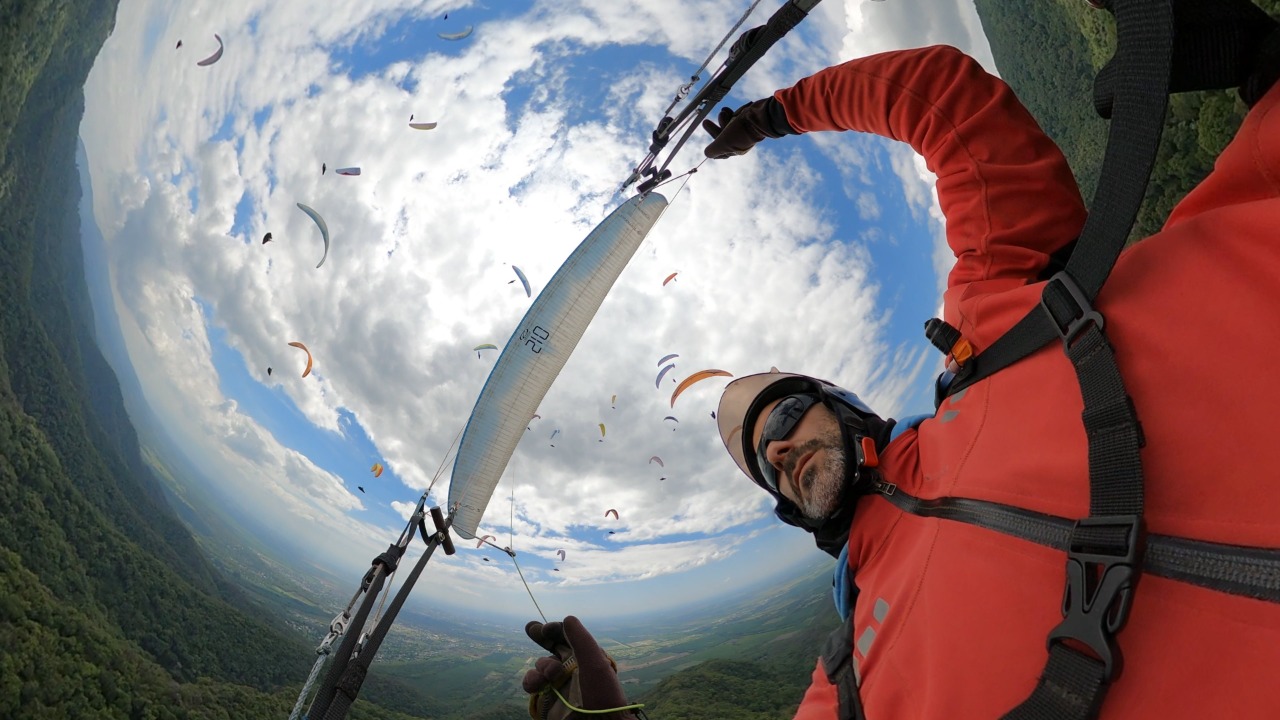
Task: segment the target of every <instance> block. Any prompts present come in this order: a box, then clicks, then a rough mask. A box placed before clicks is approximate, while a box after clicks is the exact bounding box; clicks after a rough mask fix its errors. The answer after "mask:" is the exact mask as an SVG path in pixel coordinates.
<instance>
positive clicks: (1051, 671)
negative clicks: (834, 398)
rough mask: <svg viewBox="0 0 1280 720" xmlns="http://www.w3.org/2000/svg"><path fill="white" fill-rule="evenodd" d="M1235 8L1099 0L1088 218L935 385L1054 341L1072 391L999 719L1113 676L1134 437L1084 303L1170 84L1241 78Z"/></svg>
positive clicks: (1139, 487) (1137, 470) (1125, 576)
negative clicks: (1070, 442)
mask: <svg viewBox="0 0 1280 720" xmlns="http://www.w3.org/2000/svg"><path fill="white" fill-rule="evenodd" d="M1211 1H1212V0H1210V2H1211ZM1175 2H1176V3H1177V15H1176V17H1175V11H1174V10H1175V8H1174V3H1175ZM1243 6H1248V7H1249V8H1250V9H1252V10H1253V11H1255V12H1259V11H1257V8H1256V7H1254V6H1253V5H1252V3H1249V2H1247V0H1241V1H1240V2H1236V0H1226V1H1225V2H1221V3H1217V2H1215V3H1213V6H1212V7H1211V6H1210V5H1208V4H1206V0H1110V2H1109V9H1110V10H1111V11H1112V13H1113V14H1114V15H1115V19H1116V46H1117V49H1116V54H1115V56H1114V57H1113V58H1112V59H1111V61H1110V62H1108V63H1107V65H1106V66H1105V67H1103V69H1102V71H1100V72H1099V73H1098V76H1097V78H1096V79H1095V83H1094V104H1095V106H1096V107H1097V109H1098V111H1099V113H1100V114H1101V115H1103V116H1104V117H1108V116H1109V117H1111V126H1110V128H1109V131H1108V136H1107V149H1106V154H1105V156H1104V159H1103V166H1102V176H1101V178H1100V179H1099V184H1098V190H1097V193H1096V195H1095V196H1094V201H1093V204H1092V206H1091V209H1090V215H1089V218H1088V220H1087V221H1086V222H1085V226H1084V229H1083V231H1082V233H1081V236H1080V239H1079V241H1078V242H1077V244H1076V247H1075V249H1074V250H1073V252H1072V254H1071V257H1070V259H1069V260H1068V261H1067V265H1066V267H1065V269H1063V270H1061V271H1059V272H1057V273H1056V274H1054V275H1053V277H1051V278H1050V279H1049V281H1048V282H1047V283H1046V284H1045V287H1044V290H1043V293H1042V295H1041V301H1040V305H1039V307H1037V308H1034V309H1032V310H1031V311H1030V312H1029V313H1028V314H1027V315H1026V316H1025V317H1024V318H1023V319H1022V320H1021V321H1019V322H1018V323H1017V325H1015V326H1014V327H1013V328H1012V329H1010V330H1009V332H1007V333H1006V334H1005V335H1004V336H1003V337H1001V338H1000V339H999V340H997V341H996V342H995V343H993V344H992V345H991V347H989V348H987V349H986V350H984V351H983V352H982V353H980V354H978V355H977V356H976V357H974V358H971V359H970V360H969V362H968V363H966V364H965V365H964V366H963V367H962V368H961V370H960V372H959V373H958V374H957V376H956V378H955V380H954V381H953V382H952V383H951V384H950V387H949V388H947V390H946V391H945V392H946V393H947V394H948V395H951V394H954V393H957V392H959V391H961V390H963V389H965V388H966V387H968V386H970V385H972V384H973V383H975V382H977V381H979V380H981V379H983V378H985V377H989V376H990V375H991V374H993V373H995V372H997V371H999V370H1001V369H1003V368H1005V367H1008V366H1009V365H1012V364H1013V363H1015V362H1017V361H1018V360H1021V359H1022V358H1024V357H1027V356H1028V355H1030V354H1032V353H1034V352H1036V351H1037V350H1039V349H1040V348H1042V347H1044V346H1045V345H1046V344H1048V343H1049V342H1050V341H1052V340H1053V339H1054V338H1057V339H1059V340H1061V341H1062V344H1063V349H1064V351H1065V352H1066V354H1067V356H1068V357H1069V358H1070V359H1071V363H1072V366H1073V367H1074V368H1075V371H1076V377H1077V380H1078V381H1079V383H1080V389H1081V395H1082V396H1083V400H1084V413H1083V422H1084V426H1085V433H1086V436H1087V439H1088V444H1089V496H1090V497H1089V517H1087V518H1084V519H1082V520H1080V521H1078V522H1077V523H1076V524H1075V526H1074V528H1073V529H1072V532H1071V539H1070V546H1069V548H1068V552H1067V578H1066V587H1065V589H1064V591H1063V602H1062V609H1063V620H1062V622H1061V623H1059V624H1058V626H1057V627H1055V628H1054V629H1053V630H1051V631H1050V633H1049V637H1048V649H1049V657H1048V660H1047V662H1046V664H1045V667H1044V670H1043V671H1042V673H1041V676H1040V679H1039V681H1038V683H1037V685H1036V687H1035V689H1034V690H1033V691H1032V693H1031V695H1030V696H1029V697H1028V698H1027V699H1026V700H1025V701H1023V702H1022V703H1021V704H1020V705H1018V706H1017V707H1016V708H1014V709H1013V710H1011V711H1010V712H1009V713H1008V714H1007V715H1006V716H1005V717H1006V718H1008V719H1010V720H1090V719H1092V718H1096V717H1097V714H1098V712H1099V709H1100V708H1101V705H1102V702H1103V700H1104V699H1105V697H1106V693H1107V690H1108V688H1109V686H1110V683H1111V681H1112V680H1113V679H1114V677H1115V676H1116V674H1117V673H1118V669H1119V666H1120V654H1119V648H1118V647H1117V646H1116V643H1115V635H1116V633H1117V632H1119V630H1120V629H1121V628H1122V627H1123V626H1124V623H1125V621H1126V620H1127V618H1128V614H1129V609H1130V608H1131V607H1132V601H1133V592H1134V588H1135V585H1136V582H1137V578H1138V575H1139V574H1140V570H1139V568H1140V563H1141V559H1142V541H1143V534H1144V531H1143V518H1142V515H1143V476H1142V461H1141V457H1140V455H1139V451H1140V449H1141V448H1142V446H1143V442H1144V441H1143V436H1142V428H1141V425H1140V424H1139V422H1138V418H1137V413H1136V411H1135V408H1134V405H1133V401H1132V400H1131V399H1130V398H1129V395H1128V393H1127V392H1126V391H1125V387H1124V381H1123V378H1122V377H1121V376H1120V371H1119V368H1118V367H1117V365H1116V362H1115V353H1114V351H1113V350H1112V348H1111V345H1110V343H1109V342H1108V341H1107V339H1106V335H1105V333H1104V326H1105V320H1104V318H1103V316H1102V315H1101V314H1100V313H1099V312H1098V311H1097V310H1096V309H1094V307H1093V304H1092V303H1093V300H1094V299H1095V298H1096V297H1097V294H1098V291H1099V290H1100V289H1101V288H1102V286H1103V284H1104V283H1105V282H1106V279H1107V276H1108V275H1110V273H1111V269H1112V267H1113V266H1114V265H1115V261H1116V258H1117V257H1119V255H1120V251H1121V250H1122V249H1123V248H1124V243H1125V240H1126V238H1127V236H1128V234H1129V231H1130V228H1132V226H1133V221H1134V219H1135V218H1136V217H1137V212H1138V209H1139V207H1140V205H1141V203H1142V198H1143V196H1144V194H1145V192H1146V186H1147V181H1148V180H1149V178H1150V174H1151V169H1152V166H1153V164H1154V162H1155V156H1156V150H1157V148H1158V146H1159V142H1160V136H1161V133H1162V130H1163V125H1164V115H1165V109H1166V107H1167V103H1168V94H1169V92H1170V91H1171V90H1184V89H1186V90H1189V89H1205V88H1208V87H1231V86H1234V85H1238V84H1239V83H1240V82H1241V81H1242V80H1243V78H1244V77H1245V76H1246V75H1247V64H1248V60H1249V56H1251V54H1252V48H1251V47H1250V48H1248V49H1247V50H1246V49H1243V48H1242V46H1244V45H1249V43H1250V42H1252V43H1253V44H1254V45H1256V43H1257V42H1259V41H1260V37H1261V36H1257V37H1252V36H1255V35H1257V33H1258V29H1257V28H1250V27H1249V26H1250V15H1249V11H1248V10H1242V9H1241V8H1243ZM1222 8H1225V10H1224V9H1222ZM1215 12H1216V13H1218V14H1215ZM1262 17H1263V19H1266V20H1269V19H1268V18H1266V16H1265V14H1264V15H1263V16H1262ZM1253 20H1256V17H1254V18H1253ZM1175 27H1176V33H1177V37H1178V60H1179V62H1178V64H1177V65H1174V57H1175V52H1174V38H1175ZM1263 28H1265V25H1263ZM1268 31H1269V30H1268V29H1263V30H1262V35H1265V34H1266V32H1268Z"/></svg>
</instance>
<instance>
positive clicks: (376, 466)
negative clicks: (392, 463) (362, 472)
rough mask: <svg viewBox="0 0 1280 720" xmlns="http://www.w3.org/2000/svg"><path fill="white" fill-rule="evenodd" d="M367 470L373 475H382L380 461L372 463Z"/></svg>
mask: <svg viewBox="0 0 1280 720" xmlns="http://www.w3.org/2000/svg"><path fill="white" fill-rule="evenodd" d="M369 472H371V473H373V476H374V477H382V463H379V462H376V463H374V464H373V467H371V468H369Z"/></svg>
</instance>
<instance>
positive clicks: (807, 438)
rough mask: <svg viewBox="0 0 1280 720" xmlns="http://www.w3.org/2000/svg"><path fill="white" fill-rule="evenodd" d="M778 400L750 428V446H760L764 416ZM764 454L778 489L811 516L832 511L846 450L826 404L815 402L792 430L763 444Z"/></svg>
mask: <svg viewBox="0 0 1280 720" xmlns="http://www.w3.org/2000/svg"><path fill="white" fill-rule="evenodd" d="M779 402H781V400H775V401H773V402H771V403H769V404H768V405H765V406H764V409H763V410H762V411H761V412H760V415H759V417H758V420H757V422H756V423H755V429H754V430H753V431H752V435H753V436H752V438H751V440H752V442H751V445H752V447H757V448H758V447H759V446H760V436H761V435H762V434H763V433H764V426H765V420H766V419H767V418H768V417H769V413H771V412H773V409H774V408H775V407H777V405H778V403H779ZM765 458H766V459H767V460H768V462H769V464H770V465H772V466H773V467H774V468H775V470H776V471H777V476H778V492H780V493H782V495H783V497H785V498H787V499H788V500H790V501H791V502H793V503H795V504H796V507H799V508H800V511H801V512H803V513H804V515H805V517H807V518H809V519H810V520H825V519H827V518H828V517H830V516H831V515H832V514H834V513H835V511H836V510H837V508H836V504H837V503H838V502H839V500H840V490H841V485H842V484H843V483H844V472H845V453H844V442H843V441H842V439H841V437H840V425H839V423H838V422H837V421H836V417H835V415H834V414H833V413H832V412H831V410H830V409H829V408H827V406H825V405H823V404H822V403H816V404H814V405H813V406H812V407H810V408H809V409H808V410H806V411H805V413H804V415H802V416H800V421H799V422H798V423H796V426H795V430H793V431H792V432H791V434H789V435H787V437H785V438H783V439H782V440H774V441H773V442H770V443H769V444H768V446H767V447H766V448H765Z"/></svg>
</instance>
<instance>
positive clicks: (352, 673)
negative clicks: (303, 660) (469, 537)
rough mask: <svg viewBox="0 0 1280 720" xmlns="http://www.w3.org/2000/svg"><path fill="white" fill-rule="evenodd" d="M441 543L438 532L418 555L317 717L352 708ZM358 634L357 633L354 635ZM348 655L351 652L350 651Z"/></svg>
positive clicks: (328, 719)
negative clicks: (384, 644)
mask: <svg viewBox="0 0 1280 720" xmlns="http://www.w3.org/2000/svg"><path fill="white" fill-rule="evenodd" d="M439 545H440V541H439V539H438V536H432V537H431V539H430V540H428V541H427V549H426V551H425V552H423V553H422V557H420V558H418V562H417V564H415V565H414V566H413V571H412V572H410V573H409V576H408V577H407V578H405V581H404V584H403V585H402V586H401V587H400V590H399V592H397V593H396V596H395V599H394V600H392V601H391V605H390V606H389V607H388V608H387V612H386V614H384V615H383V616H382V619H381V620H379V621H378V624H377V625H375V626H374V627H373V632H371V633H370V634H369V637H368V638H367V639H365V642H364V645H363V646H362V647H361V648H360V654H359V655H357V656H356V657H354V658H351V662H350V664H349V665H348V666H347V667H346V668H344V669H343V670H342V675H341V677H340V678H338V680H337V682H336V684H335V688H334V689H335V692H334V693H333V695H332V700H331V703H330V704H329V706H328V707H326V708H322V709H323V711H324V712H323V713H321V712H319V711H317V710H314V709H313V711H312V713H311V715H310V717H311V718H313V720H343V718H345V717H346V716H347V713H348V712H350V710H351V706H352V705H353V704H354V703H355V701H356V698H357V697H358V696H359V695H360V688H361V687H363V686H364V680H365V677H367V676H368V674H369V665H370V664H372V663H373V658H374V657H375V656H376V655H377V654H378V648H380V647H381V646H382V641H383V639H384V638H385V637H386V636H387V631H388V630H390V629H391V625H392V624H393V623H394V622H395V620H396V616H397V615H399V614H400V608H401V607H403V606H404V602H405V600H407V599H408V597H409V593H410V592H412V591H413V586H414V585H415V584H416V583H417V582H418V577H419V576H420V575H422V569H423V568H424V567H426V565H427V562H428V561H429V560H431V556H432V554H434V553H435V550H436V547H438V546H439ZM357 634H358V633H353V635H357ZM347 657H350V656H349V655H348V656H347Z"/></svg>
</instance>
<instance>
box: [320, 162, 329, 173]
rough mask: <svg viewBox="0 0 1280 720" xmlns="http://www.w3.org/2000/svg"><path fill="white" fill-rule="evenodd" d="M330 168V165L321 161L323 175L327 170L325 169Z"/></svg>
mask: <svg viewBox="0 0 1280 720" xmlns="http://www.w3.org/2000/svg"><path fill="white" fill-rule="evenodd" d="M328 169H329V166H328V165H327V164H325V163H320V174H321V175H323V174H324V171H325V170H328Z"/></svg>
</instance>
